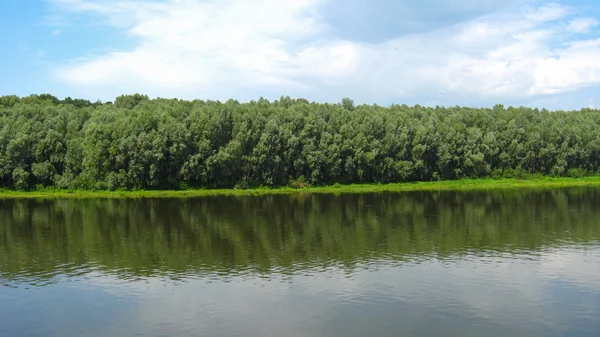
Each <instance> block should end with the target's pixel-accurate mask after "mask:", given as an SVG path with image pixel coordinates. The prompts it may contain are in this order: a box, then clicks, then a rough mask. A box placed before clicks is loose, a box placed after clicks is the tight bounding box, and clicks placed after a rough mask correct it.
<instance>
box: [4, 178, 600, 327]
mask: <svg viewBox="0 0 600 337" xmlns="http://www.w3.org/2000/svg"><path fill="white" fill-rule="evenodd" d="M0 336H103V337H104V336H290V337H293V336H457V337H458V336H460V337H464V336H502V337H505V336H511V337H512V336H527V337H529V336H544V337H548V336H590V337H591V336H593V337H598V336H600V190H592V189H569V190H555V191H546V192H542V191H522V190H521V191H503V192H498V191H495V192H474V193H462V192H460V193H459V192H419V193H398V194H393V193H389V194H388V193H384V194H365V195H343V196H333V195H297V196H265V197H211V198H199V199H187V200H54V201H44V200H0Z"/></svg>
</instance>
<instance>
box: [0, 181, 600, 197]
mask: <svg viewBox="0 0 600 337" xmlns="http://www.w3.org/2000/svg"><path fill="white" fill-rule="evenodd" d="M592 186H597V187H600V176H594V177H585V178H551V177H546V178H531V179H474V180H454V181H434V182H412V183H399V184H385V185H375V184H364V185H339V184H338V185H333V186H321V187H307V188H302V189H294V188H289V187H284V188H258V189H248V190H234V189H197V190H181V191H165V190H149V191H67V190H42V191H29V192H22V191H10V190H2V191H0V198H4V199H10V198H14V199H17V198H189V197H202V196H215V195H265V194H292V193H335V194H341V193H372V192H402V191H439V190H487V189H511V188H537V189H549V188H566V187H592Z"/></svg>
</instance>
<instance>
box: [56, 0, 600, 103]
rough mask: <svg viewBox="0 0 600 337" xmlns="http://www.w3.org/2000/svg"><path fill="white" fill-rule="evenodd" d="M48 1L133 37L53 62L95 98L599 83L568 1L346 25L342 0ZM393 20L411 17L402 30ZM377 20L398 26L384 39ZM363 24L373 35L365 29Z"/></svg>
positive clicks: (584, 30) (467, 93)
mask: <svg viewBox="0 0 600 337" xmlns="http://www.w3.org/2000/svg"><path fill="white" fill-rule="evenodd" d="M51 1H52V2H53V4H54V6H56V8H59V9H60V10H62V11H64V12H65V13H70V15H76V16H82V15H87V16H90V18H91V19H90V20H94V21H95V22H100V23H102V24H105V25H109V26H111V27H112V28H115V27H116V28H118V29H120V30H121V31H122V32H123V33H124V34H126V36H127V37H129V38H131V39H132V41H133V45H132V47H131V48H130V49H128V50H122V51H118V52H110V53H105V54H99V55H94V56H92V57H86V58H80V59H76V60H71V61H70V62H68V63H66V64H62V65H61V66H59V67H58V68H57V69H55V74H56V76H57V78H58V79H59V80H60V81H62V82H64V83H66V84H68V85H70V86H72V87H73V88H75V89H76V90H79V91H80V92H81V93H82V94H85V95H94V96H95V97H98V96H101V97H102V98H113V97H114V96H116V95H119V94H121V93H129V92H143V93H147V94H149V95H151V96H161V97H182V98H203V99H204V98H210V99H223V100H225V99H228V98H231V97H233V98H237V99H240V100H249V99H256V98H258V97H259V96H264V97H267V98H277V97H279V96H281V95H290V96H295V97H306V98H308V99H311V100H319V101H339V100H340V99H341V97H345V96H350V97H352V98H354V99H355V100H356V101H358V102H370V103H372V102H377V103H386V102H394V101H396V102H402V101H407V100H409V101H415V102H418V103H422V104H427V103H432V104H448V103H449V104H454V103H455V102H456V103H458V102H463V104H478V103H481V104H487V103H488V102H489V103H493V102H501V101H502V102H504V101H509V102H513V101H528V100H533V99H539V98H540V97H544V96H547V95H556V94H561V93H568V92H573V91H577V90H580V89H584V88H590V87H593V86H597V85H600V36H599V34H598V31H597V28H598V21H597V20H596V19H594V18H592V17H587V16H585V15H581V14H580V11H579V10H578V9H577V8H572V7H568V6H564V5H561V4H558V3H547V4H541V5H537V6H532V5H527V4H524V3H522V2H518V1H512V2H511V1H508V2H500V1H495V0H487V1H479V2H476V3H473V4H471V6H465V5H464V4H462V5H459V4H454V5H452V4H450V5H449V4H447V3H446V4H444V2H442V1H438V0H428V1H427V2H428V3H430V2H431V4H430V5H428V6H423V7H427V8H431V6H434V7H435V6H437V7H435V8H438V9H439V10H438V11H437V12H431V10H423V13H421V14H422V15H421V17H420V16H419V13H420V12H419V10H418V8H416V7H414V5H413V6H412V7H411V6H409V5H408V4H410V3H411V2H409V1H398V2H395V3H394V4H389V5H386V4H387V3H386V2H382V1H378V2H377V4H378V5H377V6H379V7H377V6H375V8H379V9H378V13H372V12H373V11H372V10H370V11H368V10H367V9H368V8H370V7H368V6H366V5H365V4H364V1H361V0H350V1H348V2H347V8H346V12H347V11H348V10H349V9H348V8H350V9H352V8H364V9H365V19H364V20H359V17H358V16H357V15H356V12H357V11H350V13H354V15H347V17H348V19H347V21H346V22H341V21H340V20H341V19H340V14H339V13H337V14H335V13H334V14H335V15H333V14H332V13H333V12H334V11H333V10H332V4H335V1H337V0H294V1H279V0H255V1H247V0H219V1H199V0H169V1H141V0H140V1H133V0H130V1H119V0H105V1H92V0H51ZM503 4H504V5H503ZM339 6H343V4H339ZM361 6H362V7H361ZM386 6H388V7H386ZM386 9H387V10H386ZM394 10H395V11H394ZM340 11H341V13H344V11H343V10H340ZM428 11H429V12H428ZM445 12H446V13H452V15H450V14H448V15H450V17H445V16H444V14H443V13H445ZM376 14H379V16H377V15H376ZM409 14H410V16H411V17H413V18H416V19H413V20H412V21H408V18H407V15H409ZM395 16H396V17H398V21H401V20H404V21H403V22H408V23H406V24H403V25H400V24H396V25H392V24H391V22H394V20H392V19H390V18H393V17H395ZM434 18H439V20H437V21H436V23H432V20H433V19H434ZM419 20H421V21H419ZM461 20H462V21H461ZM353 22H354V25H353ZM378 22H380V23H388V25H387V26H386V25H384V24H381V25H380V26H381V28H380V32H379V33H380V34H379V35H378V33H377V32H375V30H374V28H373V27H378V26H377V25H378ZM439 22H442V23H443V24H440V23H439ZM440 25H441V26H440ZM344 27H345V28H344ZM348 27H354V32H352V31H351V29H350V28H348ZM361 27H364V29H363V30H365V31H369V30H371V31H372V34H371V35H372V36H373V39H370V40H369V39H368V36H361V35H360V34H358V33H356V32H357V31H360V30H361ZM342 28H343V29H342ZM363 35H364V34H363ZM382 37H383V38H382ZM587 105H588V103H587V101H583V102H581V106H587Z"/></svg>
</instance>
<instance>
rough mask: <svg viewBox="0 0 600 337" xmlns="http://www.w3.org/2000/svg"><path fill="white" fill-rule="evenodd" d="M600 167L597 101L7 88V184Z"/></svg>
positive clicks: (138, 183) (469, 174) (233, 181)
mask: <svg viewBox="0 0 600 337" xmlns="http://www.w3.org/2000/svg"><path fill="white" fill-rule="evenodd" d="M599 169H600V110H595V109H581V110H577V111H548V110H546V109H537V108H535V109H533V108H526V107H508V108H506V107H504V106H502V105H496V106H494V107H492V108H467V107H458V106H456V107H439V106H436V107H424V106H420V105H415V106H407V105H397V104H394V105H391V106H389V107H382V106H378V105H355V104H354V102H353V101H352V100H351V99H349V98H344V99H342V100H341V102H339V103H335V104H334V103H315V102H309V101H307V100H306V99H302V98H300V99H292V98H290V97H281V98H280V99H279V100H275V101H273V102H271V101H269V100H266V99H264V98H260V99H258V100H254V101H251V102H248V103H240V102H238V101H235V100H228V101H227V102H219V101H205V100H193V101H186V100H180V99H164V98H157V99H149V98H148V96H146V95H140V94H135V95H122V96H119V97H117V98H116V99H115V101H114V103H113V102H107V103H102V102H99V101H98V102H94V103H92V102H90V101H87V100H82V99H72V98H70V97H67V98H65V99H63V100H60V99H58V98H56V97H54V96H52V95H49V94H43V95H31V96H29V97H22V98H21V97H18V96H14V95H13V96H2V97H0V184H1V186H2V187H4V188H11V189H23V190H25V189H30V188H34V187H36V186H37V187H39V186H45V187H58V188H69V189H178V188H187V187H203V188H217V187H218V188H232V187H237V188H248V187H256V186H260V185H263V186H285V185H298V184H299V183H310V184H315V185H326V184H333V183H342V184H345V183H391V182H404V181H427V180H442V179H443V180H451V179H463V178H479V177H518V176H522V175H526V174H541V175H552V176H581V175H589V174H597V173H598V171H599Z"/></svg>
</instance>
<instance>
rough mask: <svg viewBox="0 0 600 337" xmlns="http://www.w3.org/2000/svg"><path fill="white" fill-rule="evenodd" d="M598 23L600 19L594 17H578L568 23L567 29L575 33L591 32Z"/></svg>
mask: <svg viewBox="0 0 600 337" xmlns="http://www.w3.org/2000/svg"><path fill="white" fill-rule="evenodd" d="M597 25H598V21H596V20H595V19H593V18H577V19H573V20H571V21H570V22H569V23H568V25H567V30H569V31H571V32H574V33H589V32H590V30H591V29H592V28H593V27H596V26H597Z"/></svg>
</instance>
